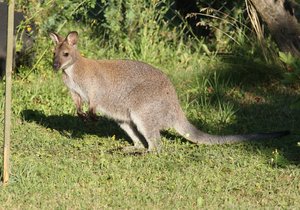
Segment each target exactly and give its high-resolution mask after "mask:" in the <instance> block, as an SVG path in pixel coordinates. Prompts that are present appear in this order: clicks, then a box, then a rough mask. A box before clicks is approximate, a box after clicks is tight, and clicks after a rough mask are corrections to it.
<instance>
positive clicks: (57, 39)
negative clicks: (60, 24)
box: [49, 32, 64, 44]
mask: <svg viewBox="0 0 300 210" xmlns="http://www.w3.org/2000/svg"><path fill="white" fill-rule="evenodd" d="M49 36H50V37H51V39H52V41H53V42H54V44H58V43H60V42H62V41H63V40H64V38H63V37H61V36H60V35H58V34H56V33H52V32H51V33H49Z"/></svg>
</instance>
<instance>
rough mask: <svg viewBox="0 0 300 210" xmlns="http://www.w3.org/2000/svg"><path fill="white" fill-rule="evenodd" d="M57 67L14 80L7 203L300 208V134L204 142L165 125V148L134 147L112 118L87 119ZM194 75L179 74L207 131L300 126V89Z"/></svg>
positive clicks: (194, 116) (1, 194)
mask: <svg viewBox="0 0 300 210" xmlns="http://www.w3.org/2000/svg"><path fill="white" fill-rule="evenodd" d="M215 61H216V60H215ZM49 69H50V67H48V68H47V69H46V68H45V69H43V70H41V72H40V73H39V74H36V73H33V74H31V75H30V76H29V77H28V79H27V80H24V81H22V80H21V79H18V77H16V78H15V79H14V87H13V129H12V145H11V162H12V168H11V179H10V184H9V185H8V186H7V187H4V188H3V187H2V188H1V191H0V203H1V208H3V209H49V208H51V209H197V208H199V209H201V208H205V209H217V208H226V209H249V208H251V209H252V208H285V209H297V208H299V206H300V200H299V192H300V191H299V190H300V186H299V180H298V177H299V175H300V170H299V163H300V155H299V154H300V147H299V144H298V145H297V142H299V141H300V139H299V137H297V136H289V137H285V138H282V139H278V140H266V141H263V142H257V143H252V144H235V145H223V146H201V145H199V146H197V145H193V144H190V143H189V142H186V141H185V140H183V139H182V138H181V137H178V136H176V135H174V133H173V132H165V133H164V135H163V143H164V150H163V152H162V153H161V154H159V155H154V154H145V155H128V154H124V153H122V152H121V151H119V150H118V148H120V147H123V146H126V145H128V144H129V143H130V141H129V139H128V137H127V136H126V135H125V134H124V133H123V132H122V131H121V130H120V128H118V126H117V125H116V124H115V123H114V122H113V121H111V120H109V119H106V118H102V119H101V120H100V121H99V122H95V123H91V122H89V123H84V122H82V121H81V120H80V119H78V118H77V117H76V116H75V115H74V113H75V108H74V105H73V104H72V101H71V99H70V97H69V95H68V91H67V89H66V87H65V86H64V85H63V83H62V81H61V78H60V76H61V75H60V74H54V73H52V72H50V70H49ZM166 72H168V71H166ZM179 75H180V74H179ZM186 78H189V80H188V81H190V82H191V83H190V84H187V83H188V82H186V83H185V84H179V83H177V82H176V81H178V80H180V78H177V75H176V74H173V76H172V79H173V80H174V81H175V84H176V88H177V89H178V92H179V95H180V99H181V101H182V104H183V107H184V109H185V110H186V113H187V115H188V116H189V118H190V119H191V120H192V121H193V122H194V124H196V125H197V126H198V127H202V129H204V130H205V131H208V132H212V133H245V132H253V131H264V130H268V131H270V130H283V129H291V130H292V132H293V133H296V134H297V133H299V128H298V126H297V125H299V122H300V115H299V110H291V109H289V104H290V103H292V101H293V100H294V98H295V97H296V96H298V94H299V89H298V88H292V87H285V86H282V85H281V84H280V83H278V82H274V83H273V84H272V85H265V84H261V85H259V86H255V85H249V86H247V85H246V86H240V85H230V83H229V82H222V81H220V82H217V83H218V86H216V84H215V83H216V81H215V82H214V80H222V79H221V78H220V77H218V76H217V77H215V76H213V77H212V80H211V81H210V82H207V83H205V84H204V83H203V82H201V81H200V80H198V82H197V81H195V80H194V78H193V74H191V76H190V77H189V76H186ZM193 81H195V82H193ZM203 84H204V85H203ZM209 87H210V88H211V89H213V90H218V91H217V92H218V93H213V92H209V91H208V92H206V89H207V88H208V89H209ZM201 88H204V90H202V91H203V94H204V95H205V94H206V96H202V99H201V96H200V95H197V94H196V93H197V91H195V89H196V90H199V91H200V89H201ZM205 88H206V89H205ZM211 89H210V91H212V90H211ZM1 91H2V93H1V97H2V98H3V88H2V89H1ZM188 95H189V96H188ZM201 100H202V101H205V103H200V102H199V101H201ZM2 101H3V100H2ZM218 103H220V104H221V107H219V105H218ZM226 104H229V105H230V106H231V107H233V108H231V109H228V108H226ZM2 108H3V107H2ZM226 113H227V114H226ZM224 115H225V117H224ZM226 116H227V117H226ZM1 117H3V114H1ZM1 126H2V125H1ZM1 129H2V128H1ZM1 135H2V134H1ZM1 137H2V136H1Z"/></svg>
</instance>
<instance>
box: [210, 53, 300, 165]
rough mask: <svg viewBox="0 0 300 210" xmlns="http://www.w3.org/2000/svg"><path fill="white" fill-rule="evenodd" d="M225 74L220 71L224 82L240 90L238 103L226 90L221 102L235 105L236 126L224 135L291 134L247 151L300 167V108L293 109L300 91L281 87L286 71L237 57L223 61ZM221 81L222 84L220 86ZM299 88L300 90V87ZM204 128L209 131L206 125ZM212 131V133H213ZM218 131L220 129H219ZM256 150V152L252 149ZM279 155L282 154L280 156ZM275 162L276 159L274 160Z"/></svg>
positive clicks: (264, 142) (248, 147)
mask: <svg viewBox="0 0 300 210" xmlns="http://www.w3.org/2000/svg"><path fill="white" fill-rule="evenodd" d="M222 63H227V64H228V65H223V68H222V69H221V70H219V69H217V70H216V71H217V73H218V74H219V78H218V79H219V80H220V81H230V84H229V86H230V89H235V88H237V90H238V92H239V94H241V95H240V98H239V99H237V98H236V97H233V96H232V95H230V94H227V93H226V90H227V89H225V90H224V92H223V93H221V95H222V98H221V100H222V101H223V100H224V101H227V102H229V103H230V104H234V107H236V109H237V110H238V111H237V112H236V113H235V118H236V120H235V123H234V124H232V125H229V126H224V127H223V128H222V129H221V131H220V133H224V132H225V133H227V134H229V133H230V134H233V133H232V131H234V133H256V132H273V131H281V130H290V131H291V134H292V135H290V136H287V137H284V138H279V139H273V140H263V141H255V142H254V143H251V144H250V143H249V144H247V145H245V149H246V150H248V149H251V151H256V150H257V151H258V150H259V152H262V153H263V154H264V155H266V157H268V158H270V159H272V157H274V158H276V155H277V156H280V158H279V161H281V163H279V164H277V165H279V166H280V165H281V166H284V165H288V164H296V165H300V145H299V144H298V142H300V127H299V125H300V107H298V108H291V107H292V106H291V105H292V104H293V103H295V101H296V100H298V99H299V97H300V95H299V91H297V89H294V88H293V87H288V86H284V85H282V84H280V80H281V79H282V70H280V69H279V68H278V67H277V68H276V66H272V65H265V64H262V63H256V62H254V61H251V60H247V59H246V60H241V59H240V60H239V59H238V58H237V57H231V58H226V59H223V62H222ZM220 81H219V82H220ZM298 88H299V87H298ZM204 127H206V126H205V125H204ZM210 130H211V129H210ZM215 130H218V129H215ZM251 147H252V148H251ZM276 151H279V154H276ZM274 158H273V159H274Z"/></svg>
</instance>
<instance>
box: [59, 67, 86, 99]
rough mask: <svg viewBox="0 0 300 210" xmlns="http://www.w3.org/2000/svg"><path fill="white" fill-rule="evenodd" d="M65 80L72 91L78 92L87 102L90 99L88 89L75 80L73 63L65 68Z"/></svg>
mask: <svg viewBox="0 0 300 210" xmlns="http://www.w3.org/2000/svg"><path fill="white" fill-rule="evenodd" d="M63 80H64V83H65V84H66V86H67V87H68V88H69V89H70V91H72V92H75V93H77V94H78V95H79V96H80V97H81V98H82V99H83V100H84V101H85V102H88V101H89V98H88V95H87V92H86V90H84V89H83V88H82V86H80V84H78V83H77V82H76V80H74V70H73V65H71V66H69V67H68V68H66V69H65V70H64V76H63Z"/></svg>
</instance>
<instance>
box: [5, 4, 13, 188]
mask: <svg viewBox="0 0 300 210" xmlns="http://www.w3.org/2000/svg"><path fill="white" fill-rule="evenodd" d="M14 7H15V2H14V0H9V6H8V20H7V51H6V52H7V54H6V72H5V112H4V114H5V119H4V150H3V185H6V184H7V183H8V179H9V172H10V167H9V156H10V130H11V129H10V128H11V85H12V82H11V80H12V79H11V75H12V64H13V45H14Z"/></svg>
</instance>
